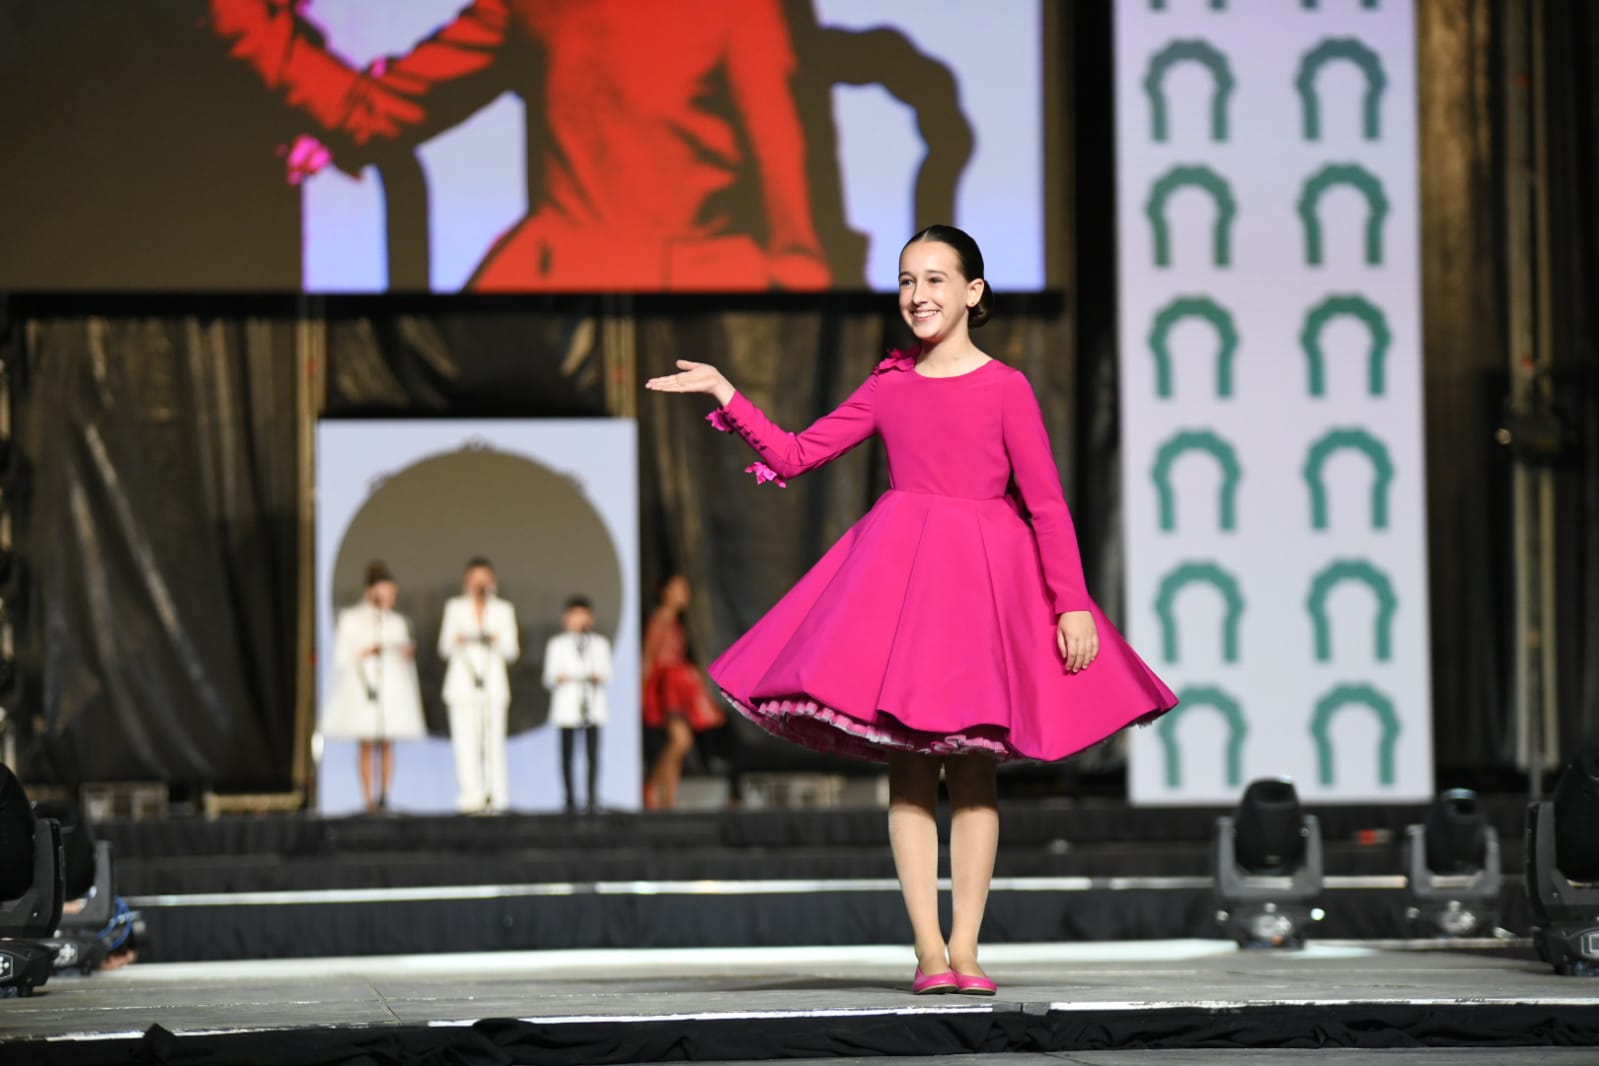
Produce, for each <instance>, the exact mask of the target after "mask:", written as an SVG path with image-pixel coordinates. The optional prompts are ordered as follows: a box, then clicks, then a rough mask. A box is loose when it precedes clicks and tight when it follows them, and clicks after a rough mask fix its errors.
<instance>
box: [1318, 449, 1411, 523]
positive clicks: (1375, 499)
mask: <svg viewBox="0 0 1599 1066" xmlns="http://www.w3.org/2000/svg"><path fill="white" fill-rule="evenodd" d="M1344 448H1353V449H1355V450H1356V451H1359V452H1364V453H1365V455H1366V457H1367V458H1369V459H1370V460H1371V469H1372V474H1373V477H1372V483H1371V525H1372V528H1373V529H1387V528H1388V485H1389V483H1390V482H1392V481H1393V479H1394V464H1393V460H1391V459H1390V458H1389V457H1388V449H1387V448H1385V447H1384V446H1383V443H1382V441H1380V440H1378V439H1377V438H1376V437H1373V436H1372V435H1371V434H1370V433H1367V432H1366V431H1365V430H1363V429H1334V430H1330V431H1329V432H1328V433H1327V434H1326V435H1325V436H1323V437H1322V438H1321V439H1320V440H1318V441H1316V443H1314V444H1312V445H1311V446H1310V451H1309V453H1307V454H1306V456H1305V466H1304V470H1303V473H1304V476H1305V483H1306V484H1308V485H1309V486H1310V524H1311V526H1312V527H1313V528H1315V529H1326V528H1327V486H1326V484H1325V482H1324V481H1323V479H1322V471H1323V469H1324V468H1325V467H1326V465H1327V460H1328V459H1329V458H1331V457H1332V454H1333V453H1334V452H1336V451H1341V450H1343V449H1344Z"/></svg>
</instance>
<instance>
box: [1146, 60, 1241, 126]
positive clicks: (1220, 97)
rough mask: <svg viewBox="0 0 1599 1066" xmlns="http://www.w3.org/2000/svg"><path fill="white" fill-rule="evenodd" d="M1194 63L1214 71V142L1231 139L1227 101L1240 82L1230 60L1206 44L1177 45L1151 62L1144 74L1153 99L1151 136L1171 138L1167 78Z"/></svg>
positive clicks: (1212, 90) (1150, 107)
mask: <svg viewBox="0 0 1599 1066" xmlns="http://www.w3.org/2000/svg"><path fill="white" fill-rule="evenodd" d="M1184 62H1194V63H1198V64H1199V65H1200V66H1202V67H1204V68H1205V69H1206V70H1208V71H1210V80H1211V86H1212V87H1211V94H1210V139H1211V140H1213V141H1225V140H1226V139H1227V98H1228V97H1230V96H1231V95H1232V92H1233V89H1234V88H1235V87H1236V86H1237V82H1236V81H1235V80H1234V79H1233V69H1232V65H1231V64H1229V63H1228V62H1227V57H1226V56H1225V55H1223V54H1222V53H1221V52H1219V51H1217V50H1216V49H1215V48H1214V47H1212V46H1211V45H1210V44H1209V43H1208V42H1206V41H1200V40H1183V41H1173V42H1171V43H1170V44H1168V45H1167V46H1166V47H1165V48H1162V49H1161V50H1160V51H1159V52H1157V53H1155V55H1154V56H1152V57H1151V58H1150V60H1149V69H1148V70H1147V71H1146V72H1145V73H1144V92H1145V93H1146V94H1147V95H1148V96H1149V116H1150V124H1151V127H1152V129H1151V131H1150V136H1151V137H1152V138H1153V139H1154V140H1157V141H1164V140H1166V139H1167V137H1168V134H1169V125H1170V122H1169V115H1168V112H1167V106H1166V88H1165V81H1166V75H1167V74H1168V73H1169V72H1170V71H1171V68H1172V67H1174V66H1176V65H1177V64H1178V63H1184Z"/></svg>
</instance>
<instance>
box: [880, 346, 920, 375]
mask: <svg viewBox="0 0 1599 1066" xmlns="http://www.w3.org/2000/svg"><path fill="white" fill-rule="evenodd" d="M915 366H916V353H915V352H911V353H910V354H908V355H907V354H906V353H904V352H902V351H900V350H899V349H898V348H894V349H891V350H890V351H889V353H888V358H887V359H884V360H883V361H882V362H881V363H878V364H877V369H876V370H873V371H872V373H874V374H882V373H885V372H887V371H889V370H911V369H914V368H915Z"/></svg>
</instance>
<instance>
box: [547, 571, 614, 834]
mask: <svg viewBox="0 0 1599 1066" xmlns="http://www.w3.org/2000/svg"><path fill="white" fill-rule="evenodd" d="M561 625H562V632H560V633H557V634H556V635H555V636H553V637H551V638H550V642H549V644H547V645H546V646H545V648H544V687H545V688H547V689H549V690H550V721H551V722H553V723H555V725H556V726H557V727H558V728H559V729H560V730H561V779H562V782H563V783H564V784H565V786H566V809H567V811H568V812H572V811H575V810H577V794H576V792H575V790H574V789H573V787H572V762H573V757H574V756H575V754H576V748H577V734H578V733H579V732H580V731H581V732H582V734H583V749H584V754H585V756H586V757H587V759H588V810H589V812H590V813H593V812H594V811H596V810H598V809H599V795H598V788H597V786H598V784H599V773H600V726H602V725H604V724H605V723H606V721H607V719H608V718H609V717H610V713H609V712H610V708H609V706H608V704H607V701H606V698H605V686H606V685H609V684H610V683H611V642H610V641H608V640H606V639H605V637H604V635H603V634H600V633H596V632H594V607H593V605H592V604H591V603H589V601H588V600H587V599H586V598H584V597H582V596H573V597H572V598H571V599H569V600H567V601H566V609H565V611H563V612H562V614H561Z"/></svg>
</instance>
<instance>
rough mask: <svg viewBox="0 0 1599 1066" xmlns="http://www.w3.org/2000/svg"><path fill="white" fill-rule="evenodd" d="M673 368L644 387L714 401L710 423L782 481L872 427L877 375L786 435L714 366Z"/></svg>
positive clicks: (835, 453) (691, 364)
mask: <svg viewBox="0 0 1599 1066" xmlns="http://www.w3.org/2000/svg"><path fill="white" fill-rule="evenodd" d="M677 365H678V368H679V373H676V374H668V375H666V376H664V377H658V378H651V379H650V380H648V381H646V382H645V383H644V387H645V388H646V389H650V390H652V391H655V392H697V393H704V394H706V395H709V396H712V397H714V398H715V400H716V402H717V403H718V404H720V405H721V410H719V411H717V412H716V416H713V424H715V425H716V426H717V428H718V429H728V430H732V431H734V432H736V433H737V434H738V435H739V436H741V437H743V438H744V440H745V441H746V442H747V443H748V444H749V446H750V447H751V448H754V449H755V451H756V454H758V455H759V456H760V457H761V459H762V460H763V461H765V462H766V463H768V464H769V465H770V466H771V468H772V470H773V471H774V472H775V473H776V474H777V476H778V477H781V478H791V477H797V476H798V475H800V474H803V473H805V472H806V471H807V470H814V469H815V468H817V467H818V466H821V465H822V464H823V463H828V462H831V461H832V460H834V459H837V458H838V457H839V456H840V455H843V454H844V453H845V452H847V451H849V450H850V449H851V448H853V447H855V445H857V444H859V443H860V442H861V441H863V440H865V439H866V438H867V437H869V436H871V435H872V430H873V429H874V428H876V424H877V422H876V415H875V411H874V400H875V398H876V393H877V375H876V374H873V375H872V376H870V377H868V378H867V379H866V381H865V382H864V383H862V385H861V387H860V388H858V389H856V390H855V391H854V393H852V394H851V395H850V397H849V399H847V400H845V401H844V402H843V403H842V404H840V405H839V406H838V407H837V408H836V409H835V410H833V411H832V412H830V413H828V414H825V415H823V416H822V417H821V418H819V419H817V420H816V421H815V422H813V423H812V424H811V425H810V426H809V427H808V428H807V429H805V430H803V431H801V432H799V433H790V432H788V431H787V430H785V429H783V428H782V427H781V426H779V425H778V424H777V423H775V422H773V421H772V420H771V419H770V418H767V417H766V415H765V414H763V413H762V412H761V409H760V408H758V407H756V406H755V405H754V404H752V403H750V401H749V400H748V399H747V398H746V397H745V396H744V395H743V393H740V392H739V391H738V390H737V389H735V388H733V385H732V383H731V382H729V381H728V380H727V378H726V377H724V376H723V375H722V372H721V371H719V370H717V369H716V368H715V367H713V366H711V365H709V364H708V363H695V362H690V361H689V360H687V359H680V360H678V363H677Z"/></svg>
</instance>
